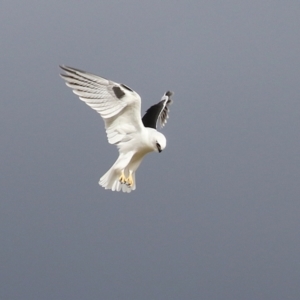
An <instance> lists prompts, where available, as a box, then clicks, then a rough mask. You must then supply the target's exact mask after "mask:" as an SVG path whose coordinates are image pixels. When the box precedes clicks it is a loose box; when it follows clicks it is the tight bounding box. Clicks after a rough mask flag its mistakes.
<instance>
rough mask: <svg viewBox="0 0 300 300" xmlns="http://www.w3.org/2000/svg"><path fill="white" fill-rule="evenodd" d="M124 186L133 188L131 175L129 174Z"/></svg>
mask: <svg viewBox="0 0 300 300" xmlns="http://www.w3.org/2000/svg"><path fill="white" fill-rule="evenodd" d="M126 184H127V185H128V186H129V187H132V186H133V178H132V175H131V174H130V175H129V177H128V178H127V180H126Z"/></svg>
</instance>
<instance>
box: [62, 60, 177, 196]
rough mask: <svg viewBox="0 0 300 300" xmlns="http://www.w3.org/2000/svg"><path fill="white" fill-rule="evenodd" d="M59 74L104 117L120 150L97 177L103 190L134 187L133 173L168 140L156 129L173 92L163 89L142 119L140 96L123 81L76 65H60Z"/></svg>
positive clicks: (165, 116) (162, 121) (164, 118)
mask: <svg viewBox="0 0 300 300" xmlns="http://www.w3.org/2000/svg"><path fill="white" fill-rule="evenodd" d="M60 68H61V69H62V70H63V71H64V73H63V74H61V75H60V76H61V77H62V78H63V79H64V80H65V81H66V85H67V86H68V87H70V88H71V89H72V90H73V92H74V93H75V94H76V95H78V96H79V98H80V99H81V100H82V101H84V102H85V103H86V104H87V105H89V106H90V107H91V108H93V109H94V110H96V111H97V112H98V113H99V114H100V115H101V117H102V118H103V120H104V124H105V129H106V133H107V139H108V142H109V143H110V144H114V145H116V146H117V147H118V149H119V157H118V159H117V160H116V162H115V163H114V164H113V165H112V167H111V168H110V169H109V170H108V171H107V172H106V173H105V174H104V175H103V176H102V177H101V178H100V180H99V184H100V185H101V186H102V187H104V188H105V189H110V190H112V191H123V192H127V193H130V192H131V191H133V190H135V189H136V182H135V172H136V170H137V168H138V167H139V165H140V163H141V162H142V160H143V158H144V156H145V155H146V154H147V153H149V152H152V151H155V152H159V153H160V152H161V151H162V150H164V149H165V147H166V144H167V141H166V138H165V136H164V135H163V134H162V133H160V132H158V131H157V130H156V128H157V125H158V122H159V123H160V126H161V127H163V126H164V125H165V124H166V123H167V119H168V117H169V116H168V113H169V105H170V104H171V103H172V100H171V98H170V97H171V96H172V94H173V93H172V92H170V91H168V92H166V93H165V94H164V95H163V97H162V99H161V101H160V102H158V103H157V104H155V105H153V106H151V107H150V108H149V109H148V110H147V111H146V113H145V115H144V116H143V118H141V97H140V96H139V94H138V93H136V92H135V91H133V90H132V89H131V88H129V87H128V86H126V85H125V84H120V83H116V82H113V81H110V80H107V79H105V78H102V77H99V76H96V75H93V74H90V73H87V72H85V71H81V70H78V69H75V68H71V67H67V66H64V65H63V66H60Z"/></svg>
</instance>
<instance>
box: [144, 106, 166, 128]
mask: <svg viewBox="0 0 300 300" xmlns="http://www.w3.org/2000/svg"><path fill="white" fill-rule="evenodd" d="M163 107H164V101H160V102H158V103H157V104H155V105H152V106H151V107H150V108H149V109H148V110H147V111H146V113H145V114H144V116H143V118H142V122H143V124H144V126H145V127H150V128H154V129H156V128H157V121H158V118H159V115H160V113H161V111H162V109H163Z"/></svg>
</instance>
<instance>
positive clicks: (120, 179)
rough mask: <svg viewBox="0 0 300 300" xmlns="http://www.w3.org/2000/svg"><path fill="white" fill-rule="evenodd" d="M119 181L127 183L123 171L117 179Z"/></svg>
mask: <svg viewBox="0 0 300 300" xmlns="http://www.w3.org/2000/svg"><path fill="white" fill-rule="evenodd" d="M119 181H120V182H121V183H122V184H123V183H127V179H126V177H125V174H124V171H122V173H121V176H120V177H119Z"/></svg>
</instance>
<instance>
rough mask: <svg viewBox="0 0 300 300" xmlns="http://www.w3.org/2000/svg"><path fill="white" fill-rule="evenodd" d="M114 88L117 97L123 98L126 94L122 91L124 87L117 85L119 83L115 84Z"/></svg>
mask: <svg viewBox="0 0 300 300" xmlns="http://www.w3.org/2000/svg"><path fill="white" fill-rule="evenodd" d="M112 90H113V91H114V93H115V95H116V97H117V98H118V99H122V98H123V97H124V96H125V93H124V92H123V91H122V89H121V88H120V87H119V86H117V85H115V86H113V87H112Z"/></svg>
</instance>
